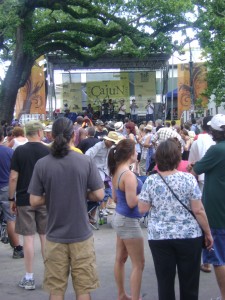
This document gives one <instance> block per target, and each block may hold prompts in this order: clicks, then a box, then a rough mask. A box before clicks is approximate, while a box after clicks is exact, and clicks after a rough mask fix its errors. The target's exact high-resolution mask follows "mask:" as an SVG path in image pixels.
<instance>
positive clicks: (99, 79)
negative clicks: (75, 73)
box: [86, 72, 130, 112]
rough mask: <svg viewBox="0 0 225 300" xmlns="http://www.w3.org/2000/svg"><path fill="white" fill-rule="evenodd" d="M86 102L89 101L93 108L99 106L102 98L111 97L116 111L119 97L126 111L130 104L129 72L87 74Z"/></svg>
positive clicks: (96, 108)
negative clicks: (123, 101) (122, 100)
mask: <svg viewBox="0 0 225 300" xmlns="http://www.w3.org/2000/svg"><path fill="white" fill-rule="evenodd" d="M86 91H87V103H91V104H92V106H93V107H94V109H95V110H98V109H99V107H100V106H101V103H102V101H103V99H106V100H108V99H112V100H113V104H114V109H115V111H117V109H118V108H119V105H120V101H119V100H120V99H124V100H125V104H126V107H127V112H129V106H130V87H129V74H128V73H127V72H121V73H118V72H115V73H95V74H93V73H92V74H91V73H89V74H87V84H86Z"/></svg>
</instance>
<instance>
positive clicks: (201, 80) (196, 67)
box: [177, 63, 208, 118]
mask: <svg viewBox="0 0 225 300" xmlns="http://www.w3.org/2000/svg"><path fill="white" fill-rule="evenodd" d="M177 70H178V118H180V117H181V114H182V112H183V111H187V110H190V109H194V105H195V102H196V100H197V99H199V98H201V100H202V102H201V106H202V107H203V108H204V107H206V106H207V103H208V98H207V97H205V96H203V95H202V93H203V92H204V91H205V89H206V88H207V81H206V73H207V69H206V67H205V65H204V64H203V63H194V64H193V71H192V76H193V107H191V105H192V103H191V87H190V66H189V64H178V66H177Z"/></svg>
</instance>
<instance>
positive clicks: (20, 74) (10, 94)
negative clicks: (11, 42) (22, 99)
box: [0, 26, 34, 124]
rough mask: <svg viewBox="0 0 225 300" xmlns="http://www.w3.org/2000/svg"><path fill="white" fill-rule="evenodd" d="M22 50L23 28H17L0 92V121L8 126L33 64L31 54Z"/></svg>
mask: <svg viewBox="0 0 225 300" xmlns="http://www.w3.org/2000/svg"><path fill="white" fill-rule="evenodd" d="M24 48H25V47H24V32H23V27H22V26H19V27H18V28H17V36H16V49H15V52H14V57H13V59H12V62H11V65H10V66H9V68H8V71H7V73H6V76H5V79H4V80H3V82H2V86H1V92H0V121H1V120H6V121H7V122H8V123H9V124H10V123H11V121H12V119H13V115H14V109H15V104H16V97H17V93H18V90H19V88H20V87H22V86H24V85H25V83H26V80H27V79H28V77H29V75H30V72H31V68H32V65H33V62H34V58H33V57H32V54H27V53H25V51H24Z"/></svg>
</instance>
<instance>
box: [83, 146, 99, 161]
mask: <svg viewBox="0 0 225 300" xmlns="http://www.w3.org/2000/svg"><path fill="white" fill-rule="evenodd" d="M99 144H101V142H100V143H97V144H95V145H94V146H93V147H91V148H89V149H88V150H87V151H86V152H85V155H88V156H90V157H91V158H94V157H95V156H96V155H97V154H98V152H99V146H100V145H99Z"/></svg>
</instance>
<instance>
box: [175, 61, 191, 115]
mask: <svg viewBox="0 0 225 300" xmlns="http://www.w3.org/2000/svg"><path fill="white" fill-rule="evenodd" d="M177 73H178V105H177V108H178V119H180V117H181V114H182V112H183V111H185V110H189V109H190V108H191V93H190V91H191V88H190V69H189V64H178V65H177Z"/></svg>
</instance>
